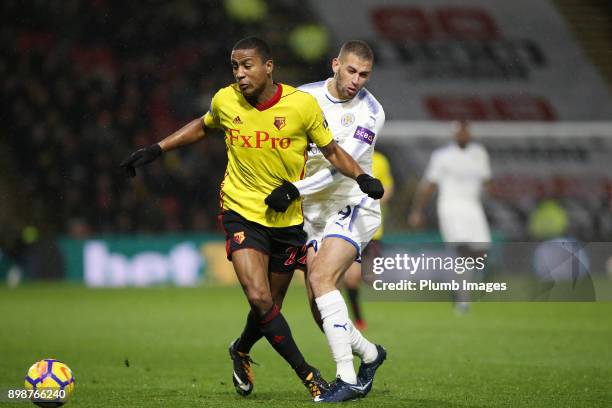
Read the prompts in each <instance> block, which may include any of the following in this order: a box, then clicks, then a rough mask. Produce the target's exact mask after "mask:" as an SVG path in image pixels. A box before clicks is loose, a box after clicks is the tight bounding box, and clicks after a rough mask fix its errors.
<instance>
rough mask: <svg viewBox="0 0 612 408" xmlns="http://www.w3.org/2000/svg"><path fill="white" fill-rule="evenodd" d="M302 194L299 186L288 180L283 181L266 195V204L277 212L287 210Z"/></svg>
mask: <svg viewBox="0 0 612 408" xmlns="http://www.w3.org/2000/svg"><path fill="white" fill-rule="evenodd" d="M299 196H300V191H299V190H298V189H297V187H296V186H295V185H294V184H293V183H290V182H288V181H285V182H283V184H282V185H281V186H280V187H276V188H275V189H274V190H272V192H271V193H270V194H269V195H268V196H267V197H266V199H265V202H266V205H267V206H268V207H270V208H272V209H273V210H274V211H277V212H285V211H287V208H289V205H290V204H291V203H292V202H293V200H295V199H297V198H298V197H299Z"/></svg>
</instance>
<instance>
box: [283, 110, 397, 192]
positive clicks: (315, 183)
mask: <svg viewBox="0 0 612 408" xmlns="http://www.w3.org/2000/svg"><path fill="white" fill-rule="evenodd" d="M384 124H385V117H384V113H381V114H380V115H378V117H368V118H367V120H365V121H364V122H362V123H361V124H360V125H358V126H357V128H356V129H355V133H354V134H353V136H352V137H348V138H346V139H345V140H343V141H342V143H340V146H342V148H343V149H344V150H345V151H346V152H347V153H348V154H349V155H351V157H353V159H354V160H355V161H359V159H360V158H361V156H363V155H364V154H365V153H366V152H367V151H368V150H373V149H374V144H375V143H376V136H377V134H378V133H380V131H381V130H382V127H383V125H384ZM342 177H345V176H344V175H343V174H341V173H339V172H338V171H337V170H336V169H334V168H332V167H331V165H329V166H328V167H326V168H323V169H321V170H319V171H317V172H316V173H315V174H313V175H311V176H309V177H306V178H305V179H303V180H299V181H297V182H294V183H293V184H294V185H295V186H296V187H297V189H298V190H299V192H300V195H302V196H306V195H309V194H314V193H317V192H319V191H321V190H323V189H325V188H326V187H327V186H329V185H330V184H332V183H334V182H335V181H336V180H338V179H340V178H342Z"/></svg>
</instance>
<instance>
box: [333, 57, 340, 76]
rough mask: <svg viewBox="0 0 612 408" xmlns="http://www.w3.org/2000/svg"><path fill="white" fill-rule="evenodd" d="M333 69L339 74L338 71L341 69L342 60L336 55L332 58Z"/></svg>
mask: <svg viewBox="0 0 612 408" xmlns="http://www.w3.org/2000/svg"><path fill="white" fill-rule="evenodd" d="M331 66H332V71H334V74H337V73H338V71H339V70H340V60H339V59H338V58H337V57H336V58H334V59H332V63H331Z"/></svg>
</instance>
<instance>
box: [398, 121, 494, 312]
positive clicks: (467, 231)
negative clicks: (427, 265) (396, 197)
mask: <svg viewBox="0 0 612 408" xmlns="http://www.w3.org/2000/svg"><path fill="white" fill-rule="evenodd" d="M453 137H454V141H453V142H451V143H450V144H448V145H446V146H443V147H440V148H438V149H436V150H435V151H434V152H433V153H432V154H431V158H430V160H429V164H428V165H427V168H426V170H425V175H424V177H423V180H422V181H421V183H420V185H419V187H418V189H417V192H416V196H415V198H414V202H413V206H412V211H411V212H410V215H409V217H408V223H409V224H410V226H411V227H413V228H422V227H423V225H424V218H423V209H424V208H425V206H426V204H427V202H428V201H429V198H430V197H431V195H432V194H433V193H434V192H435V191H436V189H438V202H437V210H438V222H439V224H440V232H441V234H442V238H443V239H444V242H446V243H448V244H449V245H451V246H452V247H454V249H455V250H456V251H457V255H459V256H461V257H478V256H482V254H483V253H484V251H486V250H487V249H488V247H489V245H490V243H491V232H490V231H489V224H488V222H487V218H486V216H485V213H484V210H483V208H482V203H481V195H482V190H483V187H485V188H487V189H488V188H489V187H490V180H491V166H490V164H489V155H488V153H487V151H486V149H485V148H484V146H482V145H481V144H479V143H475V142H473V141H472V140H471V133H470V129H469V125H468V123H467V122H465V121H457V122H454V123H453ZM454 296H455V307H456V308H457V310H458V311H465V310H467V308H468V307H469V304H468V303H467V301H468V300H469V298H468V297H467V293H466V292H457V293H455V294H454Z"/></svg>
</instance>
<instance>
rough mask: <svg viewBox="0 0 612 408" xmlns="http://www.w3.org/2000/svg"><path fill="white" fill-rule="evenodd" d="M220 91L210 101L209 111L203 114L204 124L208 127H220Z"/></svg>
mask: <svg viewBox="0 0 612 408" xmlns="http://www.w3.org/2000/svg"><path fill="white" fill-rule="evenodd" d="M218 95H219V94H218V93H217V94H215V96H213V97H212V100H211V101H210V108H208V112H206V113H205V114H204V116H202V124H203V125H204V126H205V127H207V128H220V127H221V121H220V120H219V112H218V106H217V105H218V103H217V101H218V99H219V97H218Z"/></svg>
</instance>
